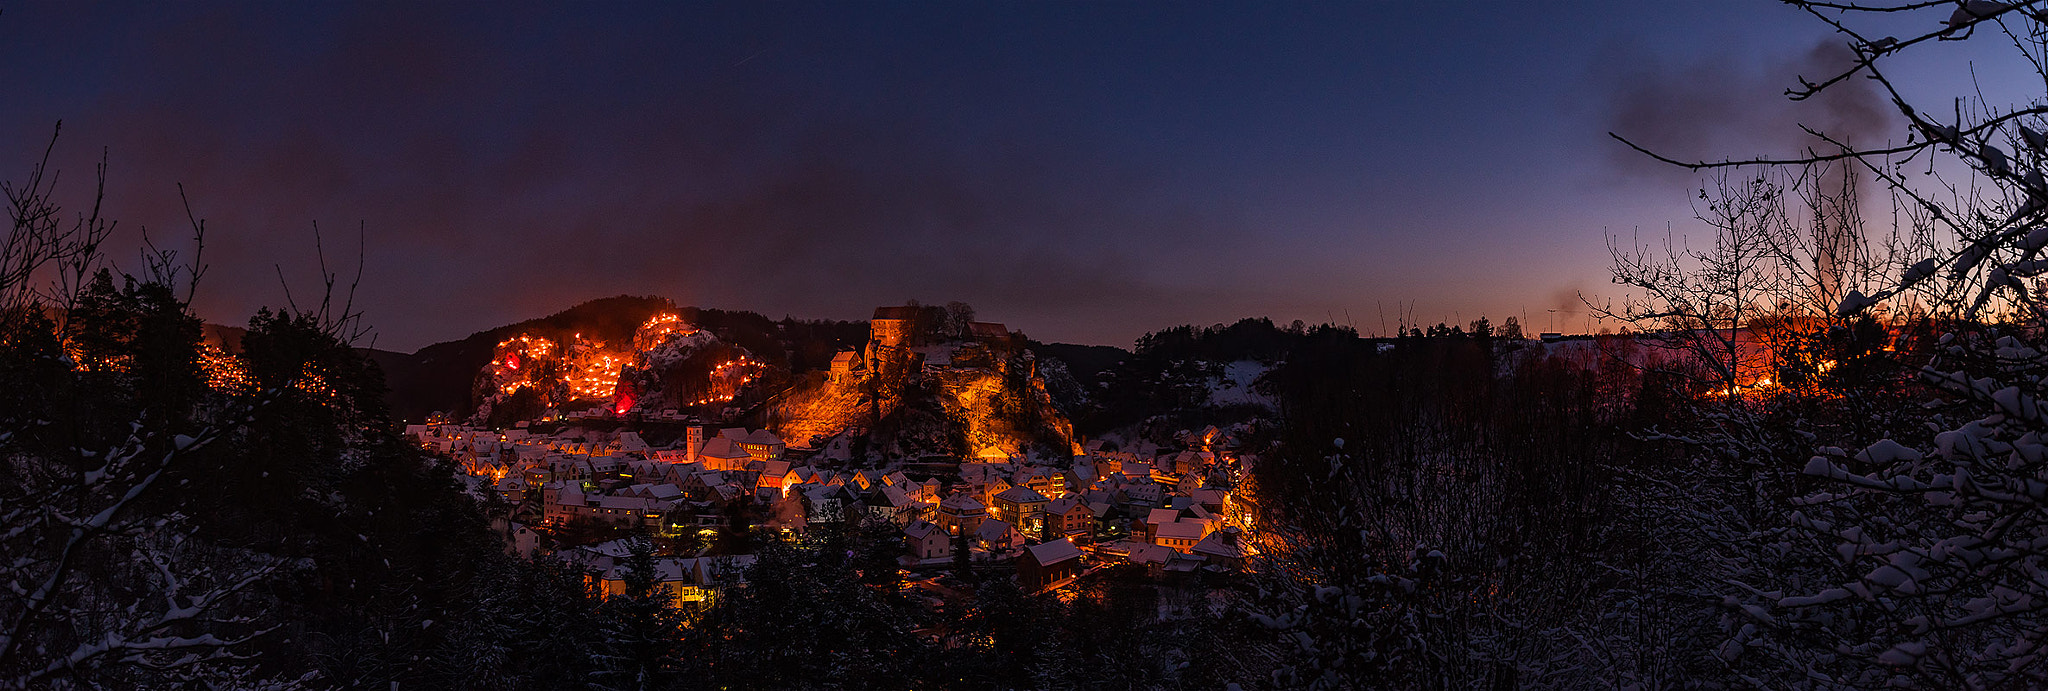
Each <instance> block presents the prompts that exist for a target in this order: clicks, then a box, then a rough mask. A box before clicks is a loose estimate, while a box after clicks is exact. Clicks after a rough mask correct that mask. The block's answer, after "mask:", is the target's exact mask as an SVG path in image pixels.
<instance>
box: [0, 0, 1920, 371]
mask: <svg viewBox="0 0 2048 691" xmlns="http://www.w3.org/2000/svg"><path fill="white" fill-rule="evenodd" d="M0 10H4V14H0V83H4V84H6V85H8V88H7V90H6V96H5V97H4V98H0V178H4V179H10V180H19V179H20V178H21V177H22V175H23V174H25V173H26V171H27V169H28V166H29V164H30V163H31V162H32V160H33V156H34V154H35V153H36V152H39V151H40V149H41V147H42V146H43V145H44V144H45V143H46V141H47V137H48V133H49V130H50V127H51V126H52V124H53V123H55V122H56V121H57V120H59V119H61V120H63V121H64V123H65V129H64V136H63V139H62V140H61V141H60V143H59V161H60V163H61V164H62V166H63V168H64V170H65V174H66V177H67V184H68V185H69V189H71V190H73V191H81V192H82V191H83V188H84V183H85V182H86V178H87V177H88V175H89V171H90V161H91V159H92V158H93V157H95V156H97V155H98V153H99V151H100V150H101V149H102V148H103V147H104V148H105V149H106V150H107V151H108V152H109V158H110V162H111V166H112V178H113V179H112V184H111V185H110V194H109V205H110V208H111V210H112V211H113V213H114V215H115V216H116V217H117V218H119V219H121V221H122V224H123V228H124V229H126V230H127V231H128V233H127V234H126V235H125V236H126V237H128V238H130V239H133V238H134V237H135V236H134V232H135V231H136V230H137V229H138V228H140V227H143V226H147V227H148V228H149V229H150V230H151V233H152V235H153V236H173V237H175V236H177V235H178V234H179V233H180V232H181V231H182V218H183V216H182V213H181V212H180V211H179V210H178V206H177V196H176V188H175V185H176V184H177V183H181V182H182V183H184V184H185V186H186V189H187V190H188V191H189V192H190V194H191V196H192V201H193V204H194V207H195V210H196V211H197V212H198V213H199V214H200V215H201V216H203V217H205V218H207V219H208V221H209V229H210V235H209V238H208V240H209V246H208V259H209V260H210V262H209V263H210V264H211V266H212V268H211V273H209V275H208V277H207V282H206V284H205V285H203V286H202V288H201V294H200V296H199V300H198V306H199V308H200V310H201V312H202V314H203V315H204V316H206V317H208V318H209V319H212V320H215V321H222V322H228V323H239V322H240V321H242V320H243V319H245V318H246V317H247V316H248V314H250V313H251V312H253V311H254V310H255V308H256V307H258V306H260V305H266V304H271V305H274V304H279V303H280V302H281V301H282V299H283V292H282V290H281V289H280V288H279V287H278V281H277V279H276V276H275V273H276V271H275V270H274V269H273V268H272V266H273V265H274V264H276V265H281V266H282V269H283V271H284V272H285V274H286V275H287V277H288V278H291V279H292V280H293V281H294V283H295V284H296V285H295V290H299V291H301V292H303V291H305V290H310V289H311V287H312V286H311V284H312V283H313V282H314V281H315V280H316V275H315V271H314V269H313V268H312V258H313V254H314V253H313V246H312V237H313V236H312V224H313V223H314V222H315V221H318V222H319V223H320V227H321V228H322V230H323V232H324V233H325V234H326V236H327V240H328V244H329V248H328V249H329V257H330V260H332V259H333V258H334V257H335V256H336V255H352V254H353V244H354V240H355V233H356V230H357V228H358V227H359V224H360V226H361V227H362V228H364V229H365V232H366V235H367V244H368V258H367V267H368V268H367V276H366V277H365V279H364V281H363V288H362V290H361V294H360V296H359V300H358V302H359V304H360V305H362V306H363V307H364V308H365V309H366V312H367V317H368V319H369V321H370V323H371V324H373V325H374V326H376V327H377V328H378V332H379V337H378V341H377V345H378V346H379V347H385V348H394V349H401V350H411V349H413V348H416V347H419V346H421V345H425V344H428V343H432V342H435V341H441V340H447V339H452V338H459V337H462V336H464V335H467V334H468V333H470V332H472V331H476V330H479V329H484V328H489V327H492V326H496V325H499V324H503V323H507V322H511V321H516V320H518V319H523V318H527V317H532V316H539V315H541V314H544V313H548V312H552V311H555V310H558V309H561V308H563V307H566V306H568V305H570V304H573V303H575V302H579V301H581V300H584V299H588V298H593V297H599V296H604V295H611V294H618V293H633V294H659V295H665V296H668V297H671V298H674V299H676V300H677V301H679V302H681V303H684V304H695V305H700V306H707V307H721V308H729V309H752V310H756V311H760V312H764V313H767V314H769V315H771V316H777V317H779V316H782V315H784V314H789V315H792V316H797V317H832V318H844V319H858V318H865V317H866V316H867V314H868V311H869V310H870V308H872V307H874V306H876V305H883V304H895V303H900V302H901V301H903V300H905V299H908V298H916V299H920V300H923V301H926V302H944V301H947V300H964V301H967V302H970V303H972V304H974V305H976V306H977V307H978V308H979V310H980V312H981V314H982V315H983V317H984V318H987V319H993V320H1000V321H1004V322H1007V323H1009V324H1010V325H1011V326H1012V327H1013V328H1019V329H1023V330H1025V331H1026V332H1027V333H1030V334H1031V335H1033V336H1034V337H1037V338H1041V339H1046V340H1066V341H1076V342H1093V343H1110V344H1118V345H1128V344H1129V343H1130V341H1131V339H1133V338H1134V337H1136V336H1137V335H1139V334H1141V333H1143V332H1145V331H1149V330H1153V329H1158V328H1162V327H1166V326H1171V325H1174V324H1179V323H1189V322H1192V323H1203V324H1206V323H1213V322H1219V321H1230V320H1234V319H1236V318H1238V317H1242V316H1252V315H1269V316H1272V317H1274V318H1276V319H1279V320H1283V321H1284V320H1290V319H1297V318H1299V319H1304V320H1307V321H1310V322H1318V321H1324V320H1331V319H1334V320H1335V321H1338V322H1344V321H1346V320H1347V319H1349V320H1350V321H1351V322H1353V323H1355V324H1356V325H1357V326H1358V327H1359V328H1360V330H1361V331H1365V332H1368V333H1371V332H1375V331H1379V330H1380V328H1381V327H1380V324H1381V314H1382V313H1384V314H1385V319H1386V320H1387V322H1388V323H1390V324H1391V322H1392V321H1393V320H1394V319H1395V318H1396V315H1397V311H1398V309H1399V308H1398V307H1397V305H1401V304H1410V305H1412V307H1413V314H1414V316H1415V317H1416V318H1417V319H1420V320H1423V321H1424V322H1426V323H1435V322H1437V321H1439V320H1442V321H1452V320H1470V319H1473V318H1475V317H1477V316H1479V315H1481V314H1485V315H1488V316H1490V317H1492V318H1493V319H1494V320H1495V321H1496V322H1498V321H1500V320H1501V319H1503V318H1505V317H1507V316H1510V315H1515V316H1521V315H1524V314H1527V315H1528V321H1529V324H1530V326H1532V327H1533V328H1536V329H1547V328H1550V326H1551V325H1552V322H1551V321H1550V320H1551V317H1550V316H1548V315H1547V313H1546V310H1547V309H1550V308H1557V307H1561V306H1563V307H1574V306H1576V305H1577V299H1576V298H1575V297H1574V295H1575V294H1576V293H1577V292H1578V291H1585V292H1586V293H1589V294H1594V295H1606V294H1608V293H1611V292H1612V291H1611V289H1610V288H1609V287H1608V285H1607V282H1606V273H1605V266H1606V261H1607V254H1606V249H1605V242H1604V239H1603V238H1604V234H1605V233H1606V232H1610V231H1611V232H1618V233H1623V234H1626V233H1629V232H1630V231H1631V230H1632V229H1634V228H1636V227H1638V226H1640V227H1642V228H1644V229H1645V230H1646V231H1653V232H1655V233H1659V234H1661V233H1662V232H1663V230H1664V228H1665V227H1666V224H1667V223H1671V224H1674V227H1677V228H1679V229H1680V230H1684V229H1686V228H1688V227H1690V224H1688V223H1687V221H1688V220H1689V218H1690V216H1691V211H1690V207H1689V206H1688V203H1689V200H1690V199H1691V198H1692V196H1693V194H1692V193H1690V192H1689V191H1690V190H1692V189H1693V187H1694V185H1695V182H1694V180H1693V178H1692V177H1691V176H1689V175H1685V174H1679V173H1676V172H1673V171H1668V170H1662V169H1659V168H1656V167H1653V166H1651V165H1647V164H1645V163H1644V162H1643V161H1641V160H1639V159H1636V158H1632V157H1630V156H1629V155H1627V154H1626V153H1625V152H1623V151H1622V150H1621V149H1620V147H1619V146H1618V145H1616V144H1614V143H1613V142H1611V141H1609V140H1608V139H1607V138H1606V135H1605V133H1606V132H1607V131H1608V130H1614V129H1619V130H1621V131H1623V132H1624V133H1625V134H1627V133H1634V134H1636V135H1639V136H1641V137H1642V138H1643V139H1645V140H1647V141H1649V142H1651V143H1653V144H1660V145H1663V146H1665V147H1667V148H1668V149H1670V150H1673V151H1674V152H1675V153H1678V154H1681V155H1694V156H1715V157H1720V156H1726V155H1742V154H1748V153H1752V152H1756V151H1780V152H1782V151H1786V150H1790V149H1793V148H1796V147H1797V146H1798V145H1799V144H1800V140H1799V138H1798V137H1799V135H1798V133H1797V131H1796V124H1798V123H1802V122H1807V123H1821V124H1825V125H1828V126H1831V127H1834V128H1836V129H1838V130H1842V131H1851V132H1859V133H1863V135H1862V136H1867V137H1872V138H1878V139H1881V138H1883V137H1886V136H1897V133H1895V132H1894V131H1893V130H1895V129H1896V128H1888V125H1889V123H1888V121H1887V119H1886V117H1885V115H1884V114H1883V112H1882V108H1876V107H1873V106H1872V104H1871V103H1868V102H1861V101H1858V100H1856V99H1853V98H1850V99H1843V100H1841V101H1840V102H1835V103H1822V104H1817V105H1813V106H1805V107H1800V108H1794V107H1791V106H1788V105H1787V104H1784V103H1783V102H1782V99H1781V98H1779V96H1778V94H1779V93H1780V92H1781V91H1782V90H1783V88H1784V86H1786V85H1787V84H1790V83H1792V79H1793V77H1794V75H1795V74H1800V73H1805V74H1810V75H1812V74H1818V73H1819V71H1820V70H1821V69H1822V68H1823V67H1825V66H1826V65H1827V64H1829V62H1830V61H1831V60H1833V59H1835V55H1834V53H1831V52H1830V51H1829V50H1827V49H1826V48H1825V46H1824V45H1823V44H1825V43H1828V42H1830V39H1828V35H1827V34H1826V33H1825V32H1823V31H1821V30H1820V29H1819V27H1818V25H1817V24H1816V23H1814V22H1812V21H1811V20H1808V19H1804V18H1803V17H1802V16H1801V15H1799V14H1797V13H1795V12H1793V11H1790V10H1787V9H1785V8H1782V7H1780V6H1779V5H1778V4H1776V3H1774V2H1768V1H1766V0H1715V1H1712V2H1692V3H1681V2H1640V1H1632V2H1620V1H1616V2H1542V3H1527V2H1499V3H1417V2H1350V3H1340V4H1327V5H1324V4H1296V3H1241V4H1228V5H1225V4H1217V5H1211V4H1198V5H1193V6H1189V5H1185V4H1181V3H1157V4H1151V3H1147V4H1138V3H1029V4H1025V3H965V4H960V3H937V4H913V3H844V4H835V5H828V6H812V5H798V4H760V3H748V4H745V5H733V6H700V5H680V4H672V3H661V4H652V5H647V6H636V5H625V4H617V3H605V4H576V5H567V4H564V5H553V6H533V7H525V8H518V9H505V8H503V7H498V6H486V5H482V4H474V5H439V4H436V5H427V6H417V5H414V4H410V3H408V4H390V5H366V4H347V5H344V4H339V3H315V4H312V6H310V7H302V6H299V5H298V4H290V5H287V4H286V3H261V4H253V5H245V6H204V7H201V6H195V5H188V4H156V5H125V4H84V3H62V4H50V5H43V4H29V5H19V4H14V3H7V4H0ZM116 258H117V259H119V260H122V261H124V262H126V263H128V264H132V263H133V262H132V261H131V260H129V259H128V257H127V256H126V255H120V256H117V257H116ZM301 286H302V287H301ZM1347 313H1348V315H1349V316H1348V317H1347V316H1346V315H1347ZM1558 326H1559V327H1560V328H1566V329H1567V330H1577V329H1579V328H1581V326H1582V324H1581V323H1579V322H1578V321H1576V318H1574V321H1572V322H1571V323H1569V324H1558Z"/></svg>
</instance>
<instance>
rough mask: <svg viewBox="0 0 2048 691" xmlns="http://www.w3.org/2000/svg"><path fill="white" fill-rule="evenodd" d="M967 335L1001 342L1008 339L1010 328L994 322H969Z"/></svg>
mask: <svg viewBox="0 0 2048 691" xmlns="http://www.w3.org/2000/svg"><path fill="white" fill-rule="evenodd" d="M967 335H968V337H970V338H973V339H974V340H977V341H987V342H1002V341H1007V340H1010V330H1009V329H1008V328H1007V327H1004V326H1003V325H1002V324H998V323H995V322H969V323H968V324H967Z"/></svg>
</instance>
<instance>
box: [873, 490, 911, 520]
mask: <svg viewBox="0 0 2048 691" xmlns="http://www.w3.org/2000/svg"><path fill="white" fill-rule="evenodd" d="M867 505H868V515H870V516H874V517H875V518H877V519H880V520H884V521H893V522H895V523H897V524H902V523H903V522H905V521H908V520H910V519H911V518H913V517H914V515H915V514H916V513H917V508H918V506H919V504H918V502H917V500H916V499H913V498H911V496H910V493H908V492H905V491H903V489H902V488H900V487H889V486H881V489H880V490H878V491H876V492H875V493H874V494H873V495H871V496H870V497H868V500H867Z"/></svg>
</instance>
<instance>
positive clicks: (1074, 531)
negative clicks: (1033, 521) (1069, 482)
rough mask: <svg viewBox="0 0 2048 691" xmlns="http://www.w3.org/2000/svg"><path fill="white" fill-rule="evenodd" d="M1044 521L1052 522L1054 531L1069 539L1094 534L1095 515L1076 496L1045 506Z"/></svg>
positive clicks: (1061, 498) (1062, 498) (1056, 500)
mask: <svg viewBox="0 0 2048 691" xmlns="http://www.w3.org/2000/svg"><path fill="white" fill-rule="evenodd" d="M1045 520H1048V521H1052V523H1053V525H1054V526H1056V527H1055V529H1056V530H1058V531H1059V532H1060V534H1062V535H1066V536H1069V537H1073V536H1081V537H1084V538H1085V537H1087V536H1088V535H1090V534H1092V533H1094V530H1093V528H1094V527H1095V513H1094V512H1092V511H1090V510H1089V509H1088V505H1087V503H1085V502H1082V501H1081V498H1080V497H1078V496H1066V497H1060V498H1058V499H1054V500H1052V501H1051V502H1050V503H1047V504H1046V505H1045Z"/></svg>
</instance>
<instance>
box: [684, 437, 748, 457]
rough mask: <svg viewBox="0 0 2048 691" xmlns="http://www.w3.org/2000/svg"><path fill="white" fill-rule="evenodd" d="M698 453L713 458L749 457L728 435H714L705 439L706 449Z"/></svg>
mask: <svg viewBox="0 0 2048 691" xmlns="http://www.w3.org/2000/svg"><path fill="white" fill-rule="evenodd" d="M697 455H699V456H709V457H711V458H748V456H747V452H746V451H743V450H741V449H740V447H739V445H738V444H734V443H732V440H731V439H729V438H726V437H713V438H711V439H710V440H707V441H705V442H704V449H703V450H701V451H698V452H697Z"/></svg>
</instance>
